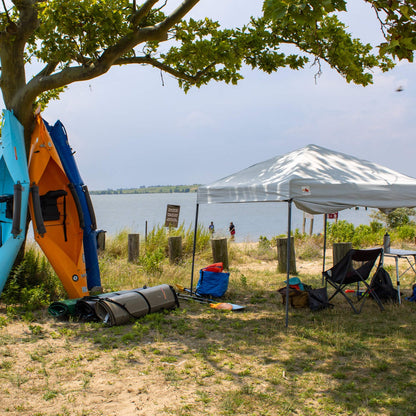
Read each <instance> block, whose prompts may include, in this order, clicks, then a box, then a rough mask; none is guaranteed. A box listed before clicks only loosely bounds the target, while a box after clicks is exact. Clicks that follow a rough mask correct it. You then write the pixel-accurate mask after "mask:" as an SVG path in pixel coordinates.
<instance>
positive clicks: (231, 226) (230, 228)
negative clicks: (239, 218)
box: [228, 221, 235, 241]
mask: <svg viewBox="0 0 416 416" xmlns="http://www.w3.org/2000/svg"><path fill="white" fill-rule="evenodd" d="M228 228H229V230H230V235H231V240H232V241H234V236H235V226H234V224H233V222H232V221H231V222H230V226H229V227H228Z"/></svg>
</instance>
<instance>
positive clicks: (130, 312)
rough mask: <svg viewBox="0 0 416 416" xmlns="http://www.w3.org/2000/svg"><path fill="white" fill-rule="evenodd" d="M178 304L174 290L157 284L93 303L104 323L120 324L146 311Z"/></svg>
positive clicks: (169, 307)
mask: <svg viewBox="0 0 416 416" xmlns="http://www.w3.org/2000/svg"><path fill="white" fill-rule="evenodd" d="M177 306H179V301H178V297H177V296H176V292H175V290H174V289H173V288H172V287H171V286H169V285H166V284H165V285H159V286H155V287H148V288H146V289H139V290H137V289H135V290H131V291H126V293H123V294H121V295H119V296H116V297H111V298H103V297H101V298H100V299H99V300H98V301H97V302H96V304H95V313H96V315H97V317H98V318H99V319H100V320H101V321H102V322H104V323H106V324H108V325H110V326H113V325H122V324H125V323H127V322H128V321H129V320H130V319H132V318H135V319H137V318H140V317H142V316H145V315H147V314H148V313H152V312H157V311H160V310H162V309H174V308H176V307H177Z"/></svg>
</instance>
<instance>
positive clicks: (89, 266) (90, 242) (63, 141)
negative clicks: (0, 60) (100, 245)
mask: <svg viewBox="0 0 416 416" xmlns="http://www.w3.org/2000/svg"><path fill="white" fill-rule="evenodd" d="M45 125H46V127H47V128H48V131H49V134H50V136H51V138H52V141H53V144H54V145H55V148H56V151H57V153H58V155H59V158H60V160H61V163H62V166H63V168H64V171H65V174H66V175H67V176H68V179H69V181H70V183H71V184H72V185H73V187H74V190H75V192H76V194H77V195H78V199H79V202H80V204H81V210H82V214H83V224H81V226H82V229H83V231H84V235H83V243H84V255H85V267H86V270H87V284H88V289H89V290H93V289H94V290H97V289H100V288H101V277H100V268H99V263H98V254H97V236H96V230H97V225H96V219H95V213H94V209H93V206H92V202H91V198H90V195H89V192H88V188H87V186H86V185H85V184H84V182H83V180H82V179H81V175H80V173H79V170H78V167H77V164H76V162H75V158H74V155H73V152H72V149H71V147H70V145H69V142H68V136H67V133H66V130H65V127H64V125H63V124H62V123H61V122H60V121H59V120H58V121H57V122H56V123H55V124H54V125H53V126H49V125H48V124H47V123H45Z"/></svg>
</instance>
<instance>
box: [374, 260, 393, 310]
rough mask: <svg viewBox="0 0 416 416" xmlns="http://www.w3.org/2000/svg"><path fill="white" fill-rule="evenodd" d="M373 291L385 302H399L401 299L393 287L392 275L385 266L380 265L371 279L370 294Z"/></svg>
mask: <svg viewBox="0 0 416 416" xmlns="http://www.w3.org/2000/svg"><path fill="white" fill-rule="evenodd" d="M373 292H374V293H375V294H376V295H377V296H378V298H379V299H380V300H381V301H382V302H384V303H386V302H398V300H399V297H398V293H397V290H396V289H395V288H394V287H393V283H392V282H391V278H390V275H389V274H388V273H387V271H386V270H385V269H384V268H383V267H379V268H378V269H377V271H376V273H375V274H374V276H373V278H372V279H371V283H370V296H371V295H372V293H373ZM373 297H374V296H373Z"/></svg>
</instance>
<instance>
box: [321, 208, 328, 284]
mask: <svg viewBox="0 0 416 416" xmlns="http://www.w3.org/2000/svg"><path fill="white" fill-rule="evenodd" d="M327 222H328V214H324V260H323V262H322V284H324V283H325V282H324V272H325V256H326V225H327Z"/></svg>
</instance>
